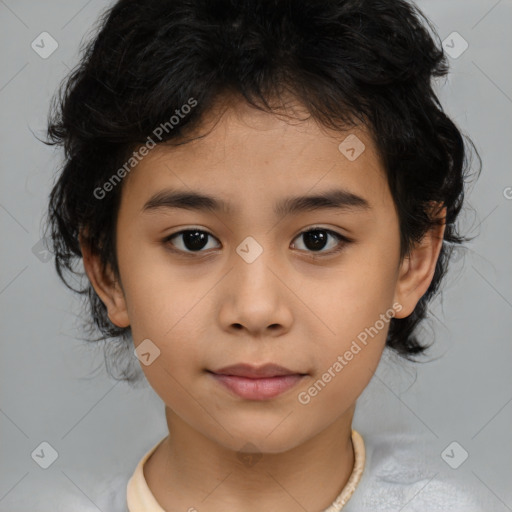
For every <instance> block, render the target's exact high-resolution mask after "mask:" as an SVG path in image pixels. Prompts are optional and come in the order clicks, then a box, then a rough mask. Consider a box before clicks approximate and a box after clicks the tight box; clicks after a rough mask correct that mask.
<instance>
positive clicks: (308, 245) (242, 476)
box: [48, 0, 479, 512]
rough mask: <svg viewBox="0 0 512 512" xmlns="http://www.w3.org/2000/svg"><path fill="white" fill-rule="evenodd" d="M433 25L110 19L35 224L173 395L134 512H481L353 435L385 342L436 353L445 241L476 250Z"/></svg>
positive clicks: (58, 118)
mask: <svg viewBox="0 0 512 512" xmlns="http://www.w3.org/2000/svg"><path fill="white" fill-rule="evenodd" d="M428 28H429V25H428V22H427V21H426V20H425V19H424V18H423V16H422V15H421V13H420V12H419V11H418V10H417V9H416V8H415V7H413V6H412V5H410V4H408V3H406V2H405V1H403V0H387V1H382V0H323V1H322V2H317V1H313V0H294V1H292V0H279V1H277V0H262V1H258V2H256V1H234V0H233V1H227V0H226V1H223V0H213V1H212V0H195V1H192V0H172V1H163V0H146V1H144V2H143V1H140V0H120V1H119V2H117V3H116V4H115V5H114V6H113V7H112V8H111V9H110V10H109V11H107V12H106V14H105V15H104V17H103V19H102V24H101V30H100V31H99V33H98V35H97V37H96V38H95V40H94V41H93V42H92V43H91V44H90V45H89V47H88V48H87V51H86V52H85V53H84V56H83V58H82V60H81V62H80V65H79V66H78V68H77V69H76V70H75V71H74V72H73V73H72V75H71V76H70V77H69V80H68V81H67V82H66V83H65V87H64V88H63V89H62V94H61V95H60V97H59V101H58V102H56V103H55V104H54V111H53V116H52V117H51V119H50V123H49V129H48V135H49V138H50V142H49V143H52V144H61V145H63V147H64V149H65V152H66V161H65V165H64V168H63V170H62V173H61V174H60V176H59V178H58V181H57V182H56V184H55V186H54V188H53V190H52V192H51V197H50V205H49V228H50V229H51V237H52V240H53V250H54V253H55V256H56V258H55V261H56V267H57V271H58V273H59V275H60V276H61V278H62V279H63V280H65V273H66V272H68V271H73V270H74V269H73V264H74V263H75V260H76V259H77V258H83V264H84V268H85V271H86V273H87V277H88V280H89V281H88V286H87V288H86V289H84V290H83V291H82V293H85V294H87V298H88V300H89V305H90V313H91V319H92V321H93V323H94V325H95V326H96V327H97V328H98V329H99V331H100V332H101V338H102V339H105V340H109V342H108V343H109V346H110V347H119V348H121V347H125V348H129V347H131V348H130V352H132V351H134V354H135V355H136V357H137V359H136V358H135V357H133V362H135V363H136V364H137V365H138V367H140V368H142V371H143V373H144V376H145V378H146V379H147V381H148V382H149V383H150V385H151V386H152V387H153V389H154V390H155V392H156V393H157V394H158V396H159V397H160V398H161V399H162V400H163V402H164V403H165V414H166V421H167V425H168V429H169V435H168V436H167V437H165V438H164V439H162V440H160V441H159V442H158V443H157V444H155V445H154V446H153V448H152V449H151V450H150V451H149V452H147V453H146V454H145V455H144V457H143V458H142V459H141V460H140V462H139V464H138V466H137V467H136V468H135V470H134V471H133V474H132V476H131V478H130V480H129V482H128V483H127V486H126V487H125V488H124V489H123V492H126V499H127V507H128V510H129V511H130V512H140V511H143V510H144V511H160V512H161V511H177V510H182V511H187V510H188V511H195V510H198V511H204V512H220V511H222V512H230V511H237V512H253V511H254V512H255V511H258V512H260V511H274V510H279V511H281V512H292V511H293V512H295V511H301V510H308V511H315V512H316V511H317V512H320V511H329V512H334V511H338V510H342V509H343V510H344V512H346V511H363V510H371V511H377V510H382V511H384V510H386V511H387V510H401V509H402V508H403V507H405V506H408V508H407V510H441V509H442V510H472V511H474V510H479V508H478V506H477V504H476V503H474V502H472V501H471V498H470V497H469V496H466V494H465V493H464V492H462V491H461V490H460V489H456V488H452V487H450V486H449V485H448V484H446V485H444V484H443V482H442V481H441V480H440V479H439V478H437V479H433V480H432V479H431V481H429V480H427V479H424V480H421V479H420V478H416V480H411V479H407V478H405V479H402V480H397V479H396V478H395V477H396V475H390V474H388V475H387V480H386V479H385V478H384V477H383V476H382V474H381V475H376V474H375V473H374V470H375V461H376V460H378V454H372V453H371V452H370V451H369V450H367V449H366V448H365V442H364V440H363V438H362V436H361V435H360V434H359V433H358V432H357V430H355V429H353V428H352V418H353V415H354V411H355V407H356V401H357V398H358V397H359V395H360V394H361V393H362V392H363V390H364V389H365V387H366V386H367V384H368V383H369V381H370V379H371V377H372V375H373V373H374V371H375V369H376V367H377V365H378V363H379V361H380V358H381V356H382V353H383V350H384V349H385V348H386V347H387V348H388V349H390V350H392V351H395V352H396V353H397V354H400V355H401V356H403V357H404V358H407V359H410V360H414V356H418V355H420V354H422V353H423V352H424V351H425V349H426V348H427V347H426V346H425V345H424V344H422V343H421V341H420V340H419V339H418V337H417V327H418V325H419V324H420V323H421V321H422V320H423V319H424V318H425V316H426V313H427V304H428V302H429V301H430V299H431V298H432V297H433V295H434V294H435V292H436V291H437V290H438V289H439V286H440V283H441V279H442V277H443V275H444V273H445V272H446V269H447V265H448V260H449V256H450V250H451V246H449V245H447V244H446V243H448V244H454V245H456V244H460V243H462V242H464V241H466V240H467V239H466V238H464V237H463V236H461V235H460V234H459V233H458V232H457V228H456V224H455V222H456V219H457V216H458V214H459V212H460V210H461V208H462V202H463V196H464V178H465V172H466V171H467V169H468V165H467V148H466V146H465V142H464V139H463V137H462V135H461V133H460V132H459V130H458V129H457V128H456V126H455V125H454V123H453V122H452V121H451V120H450V119H449V118H448V117H447V116H446V115H445V114H444V112H443V110H442V107H441V105H440V104H439V101H438V99H437V97H436V95H435V93H434V91H433V87H432V85H433V84H432V79H433V78H435V77H442V76H444V75H445V74H446V73H447V65H446V61H445V58H444V55H443V52H442V50H441V49H440V45H439V43H438V42H435V41H434V39H433V36H432V35H431V34H430V32H429V30H428ZM430 28H431V27H430ZM468 142H469V143H470V141H469V140H468ZM443 242H446V243H443ZM65 282H66V281H65ZM117 354H118V353H117V352H114V351H111V354H110V355H111V357H112V356H113V355H117ZM111 364H116V365H119V364H120V363H119V360H116V361H111ZM126 365H127V366H126V370H125V371H124V373H123V375H122V378H123V379H124V380H126V381H128V382H130V383H134V382H135V381H136V376H135V375H134V374H133V373H132V372H131V369H130V361H126ZM370 462H371V463H370ZM409 469H411V468H407V467H406V468H400V470H401V471H404V470H405V472H406V473H407V470H409ZM415 469H417V468H415ZM376 478H380V480H379V481H380V482H381V483H382V485H381V487H376V486H375V485H374V484H375V481H376ZM418 482H419V483H418ZM427 483H429V484H430V485H428V486H426V484H427ZM425 487H426V488H425ZM424 488H425V489H424ZM422 489H424V490H423V491H422V492H421V493H420V490H422ZM451 493H453V494H451ZM436 506H440V507H441V508H439V509H438V508H436Z"/></svg>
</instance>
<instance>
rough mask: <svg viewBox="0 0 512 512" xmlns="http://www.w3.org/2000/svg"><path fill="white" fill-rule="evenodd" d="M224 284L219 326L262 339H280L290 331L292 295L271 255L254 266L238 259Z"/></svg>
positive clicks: (263, 255) (262, 257)
mask: <svg viewBox="0 0 512 512" xmlns="http://www.w3.org/2000/svg"><path fill="white" fill-rule="evenodd" d="M273 263H274V264H273ZM279 274H281V275H279ZM223 281H224V282H223V283H222V286H221V289H220V290H219V293H220V294H221V307H220V310H219V322H220V324H221V327H222V329H223V330H225V331H232V332H238V331H240V332H242V331H245V334H246V335H247V334H250V335H251V336H254V337H259V336H264V335H267V336H268V335H270V336H279V335H282V334H283V333H285V332H287V331H288V330H289V329H290V327H291V325H292V321H293V315H292V311H291V309H290V301H291V300H292V296H293V293H292V292H291V291H290V289H289V288H288V287H287V285H286V282H285V281H286V277H285V276H283V275H282V272H279V269H278V268H277V267H276V265H275V262H274V261H273V260H272V258H271V255H270V253H269V254H267V253H266V252H265V251H263V253H262V254H260V256H259V257H258V258H257V259H256V260H255V261H253V262H252V263H248V262H247V261H245V260H243V259H242V258H239V257H238V256H237V257H236V258H235V259H234V267H233V268H232V269H231V271H230V272H229V274H228V275H227V276H226V279H224V280H223ZM292 288H293V286H292Z"/></svg>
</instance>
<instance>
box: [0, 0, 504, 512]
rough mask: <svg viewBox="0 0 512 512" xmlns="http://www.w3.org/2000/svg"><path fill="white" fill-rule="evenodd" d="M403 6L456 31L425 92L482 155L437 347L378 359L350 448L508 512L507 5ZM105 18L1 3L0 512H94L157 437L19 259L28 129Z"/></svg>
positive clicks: (48, 285)
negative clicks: (416, 444) (419, 463)
mask: <svg viewBox="0 0 512 512" xmlns="http://www.w3.org/2000/svg"><path fill="white" fill-rule="evenodd" d="M418 4H419V6H420V7H421V8H422V9H423V11H424V12H425V13H426V14H427V16H428V17H429V18H430V19H431V20H432V21H433V22H434V23H435V25H436V27H437V30H438V32H439V34H440V36H441V39H445V38H447V37H448V36H449V35H450V34H451V33H452V32H454V31H456V32H458V33H459V34H461V35H462V37H463V38H464V39H465V40H466V41H467V42H468V44H469V47H468V49H467V50H466V51H465V52H464V53H463V54H462V55H460V56H459V57H457V58H450V64H451V66H452V67H451V73H450V75H449V78H448V79H447V80H446V81H444V82H443V83H440V84H439V95H440V98H441V101H442V103H443V105H444V106H445V108H446V110H447V111H448V113H449V114H450V115H451V116H452V118H453V119H454V120H455V121H456V123H457V124H458V126H459V127H460V128H461V129H462V130H463V131H464V132H467V133H468V134H469V135H470V136H471V137H472V138H473V140H474V141H475V143H476V145H477V148H478V150H479V151H480V153H481V156H482V158H483V162H484V167H483V171H482V175H481V177H480V179H479V180H478V181H477V182H476V184H474V185H472V186H471V188H470V189H469V193H468V204H467V206H466V214H465V215H464V222H463V227H464V229H465V230H466V231H469V232H470V233H471V234H473V235H478V236H477V238H476V239H475V240H474V241H473V242H471V243H470V244H469V248H468V251H466V252H465V253H460V254H459V256H460V259H459V260H458V262H457V263H456V264H455V265H454V268H453V269H452V271H451V272H450V274H449V275H448V278H447V279H446V281H445V283H444V292H443V294H442V296H441V297H439V298H438V299H437V300H436V301H435V303H434V304H433V306H432V313H431V319H430V323H429V324H427V325H426V326H425V334H426V335H429V336H431V335H435V337H436V343H435V346H434V349H433V351H432V352H431V359H432V361H431V362H428V363H425V364H420V365H414V364H406V363H404V362H396V361H395V358H393V357H391V356H390V355H389V354H387V355H386V356H385V357H384V358H383V360H382V362H381V364H380V366H379V368H378V370H377V373H376V375H375V376H374V378H373V380H372V382H371V383H370V385H369V386H368V388H367V389H366V390H365V392H364V393H363V395H362V397H361V398H360V400H359V402H358V410H357V413H356V417H355V421H354V427H355V428H357V429H358V430H359V431H360V432H361V433H362V434H363V436H365V437H366V436H368V437H370V436H372V435H377V434H379V433H380V434H382V433H383V432H388V431H389V432H391V431H396V430H401V431H407V432H412V433H414V434H416V435H418V436H421V437H422V438H423V439H424V440H426V442H427V444H428V447H429V449H430V450H431V451H432V453H434V454H439V455H438V457H439V460H440V461H441V466H440V467H441V471H445V472H446V473H447V474H448V473H449V474H450V475H451V476H453V475H456V476H457V477H458V478H460V479H461V481H462V480H464V481H465V482H467V483H469V484H470V485H471V486H473V487H475V488H479V492H481V493H489V495H490V496H492V499H493V500H494V502H495V508H494V510H496V511H502V510H503V511H505V510H512V490H511V486H510V482H511V480H512V469H511V461H512V436H511V432H512V429H511V426H512V403H511V401H512V385H511V384H512V372H511V368H510V367H511V362H512V357H511V356H512V344H511V343H510V332H511V328H512V320H511V319H512V315H511V313H512V291H511V290H512V286H511V285H512V272H511V266H512V264H511V261H512V259H511V257H510V254H511V252H512V251H511V250H512V236H511V232H510V221H511V217H512V199H510V197H512V189H510V188H507V187H512V175H511V172H510V161H511V160H512V150H511V148H512V144H511V140H512V139H511V135H512V126H511V125H512V121H511V119H512V117H511V113H512V81H511V77H512V68H511V66H510V57H511V56H510V53H511V51H510V50H511V48H512V32H511V31H510V24H511V22H512V1H511V0H501V1H496V0H489V1H487V0H485V1H484V0H471V1H469V0H424V1H420V2H418ZM107 5H108V4H107V3H106V2H104V1H100V0H96V1H94V0H92V1H89V2H86V1H83V0H80V1H76V0H73V1H70V0H66V1H65V0H49V1H46V2H36V1H26V0H25V1H23V0H21V1H20V0H18V1H14V0H0V38H1V39H0V41H1V54H0V69H1V74H0V111H1V115H2V117H1V124H0V130H1V132H0V143H1V151H0V165H1V175H0V176H1V186H0V226H1V235H2V241H1V267H0V268H1V273H0V315H1V317H0V321H1V324H0V325H1V349H2V352H1V357H0V365H1V366H0V369H1V373H0V377H1V386H0V433H1V436H0V510H1V511H10V512H12V511H15V510H29V509H30V510H32V511H41V510H50V509H51V510H57V508H56V507H54V506H52V505H51V504H52V503H55V501H54V500H55V499H56V496H58V495H61V496H65V495H66V494H73V495H74V496H75V497H76V500H77V501H76V504H77V506H76V508H75V509H76V510H78V509H79V508H80V507H78V504H80V506H81V507H83V508H80V509H81V510H82V509H83V510H86V509H87V510H88V509H89V508H88V507H90V509H91V510H98V508H97V507H96V506H94V504H93V501H94V500H93V498H92V496H93V495H94V492H95V491H94V489H95V487H96V486H97V485H98V482H100V481H102V482H105V481H107V480H106V479H108V478H110V477H111V475H115V474H118V473H119V472H121V473H123V472H124V473H126V474H129V473H131V471H132V470H133V469H134V468H135V465H136V463H137V462H138V460H139V459H140V457H141V456H142V454H143V453H145V451H146V450H148V449H149V448H150V447H152V446H153V445H154V444H155V443H156V442H157V441H158V440H159V439H161V438H162V437H164V436H165V435H166V434H167V431H166V425H165V420H164V415H163V404H162V403H161V401H160V399H159V398H158V397H157V396H156V394H155V393H154V392H153V391H152V389H151V388H150V387H149V386H147V387H146V388H141V389H138V390H134V389H131V388H129V387H128V386H127V385H125V384H120V383H116V382H115V381H113V380H111V379H109V378H108V377H107V376H106V373H105V371H104V369H103V367H102V365H103V355H102V351H101V349H100V348H99V347H98V348H91V347H90V346H88V345H86V344H85V342H82V341H80V340H79V337H80V333H79V332H78V331H77V326H78V325H79V324H78V322H77V318H76V315H77V314H78V312H79V311H80V307H81V304H80V300H79V299H77V298H76V297H74V296H73V294H72V293H71V292H70V291H68V290H67V289H66V288H65V287H64V286H63V285H62V284H61V283H60V281H59V280H58V278H57V275H56V273H55V271H54V268H53V261H51V260H50V261H48V262H44V261H42V260H41V259H40V258H41V255H39V257H38V256H37V255H36V254H34V252H33V247H34V246H37V244H38V243H39V241H40V239H41V237H42V228H41V226H42V224H41V219H42V216H43V214H44V213H45V208H46V202H47V196H48V193H49V190H50V185H51V182H52V177H53V174H54V172H55V170H56V169H57V168H58V165H59V162H60V159H61V155H60V153H57V152H55V151H54V150H53V149H50V148H48V147H46V146H44V145H43V144H42V143H40V142H38V141H37V139H36V138H35V137H34V135H33V133H32V132H34V133H35V134H36V135H38V136H39V137H40V138H43V137H44V128H45V126H46V115H47V112H48V105H49V100H50V97H51V96H52V94H53V93H54V91H55V90H56V88H57V86H58V84H59V82H60V81H61V79H62V78H63V77H64V75H65V74H66V73H67V72H68V71H69V69H70V68H72V67H74V65H75V64H76V62H77V58H78V49H79V44H80V42H81V40H82V39H83V38H84V37H88V35H89V34H90V33H91V30H92V27H93V25H94V23H95V21H96V19H97V17H98V14H99V13H100V12H102V11H103V10H104V9H105V7H106V6H107ZM43 31H46V32H49V33H50V34H51V35H52V37H53V38H55V40H56V41H57V42H58V45H59V46H58V48H57V50H56V51H55V52H54V53H53V54H52V55H51V56H50V57H49V58H47V59H43V58H41V57H40V56H39V55H38V54H37V53H36V52H35V51H34V50H33V49H32V48H31V43H32V41H33V40H35V39H36V37H37V36H38V35H39V34H40V33H41V32H43ZM453 44H455V50H457V49H458V48H460V46H457V45H458V44H459V43H453ZM507 191H508V193H507ZM507 196H508V198H507ZM43 260H44V258H43ZM43 441H46V442H48V443H49V444H50V445H51V446H52V447H54V449H55V450H56V451H57V452H58V458H57V460H56V461H55V462H54V463H53V464H52V465H51V466H50V467H49V468H48V469H46V470H44V469H42V468H41V467H39V465H38V464H36V463H35V462H34V460H33V459H32V457H31V453H32V452H33V451H34V450H35V449H36V448H37V447H38V446H39V445H40V443H41V442H43ZM452 441H457V442H458V443H459V444H460V445H461V446H462V447H464V449H465V450H466V451H467V452H468V453H469V458H468V459H467V460H466V461H465V462H464V464H462V465H461V466H460V467H459V468H458V469H456V470H454V469H451V468H450V467H448V465H446V464H445V463H444V462H443V461H442V460H441V456H440V454H441V452H442V451H443V450H444V449H445V448H446V447H447V446H448V445H449V444H450V443H451V442H452ZM436 456H437V455H436ZM443 466H444V469H443Z"/></svg>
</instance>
